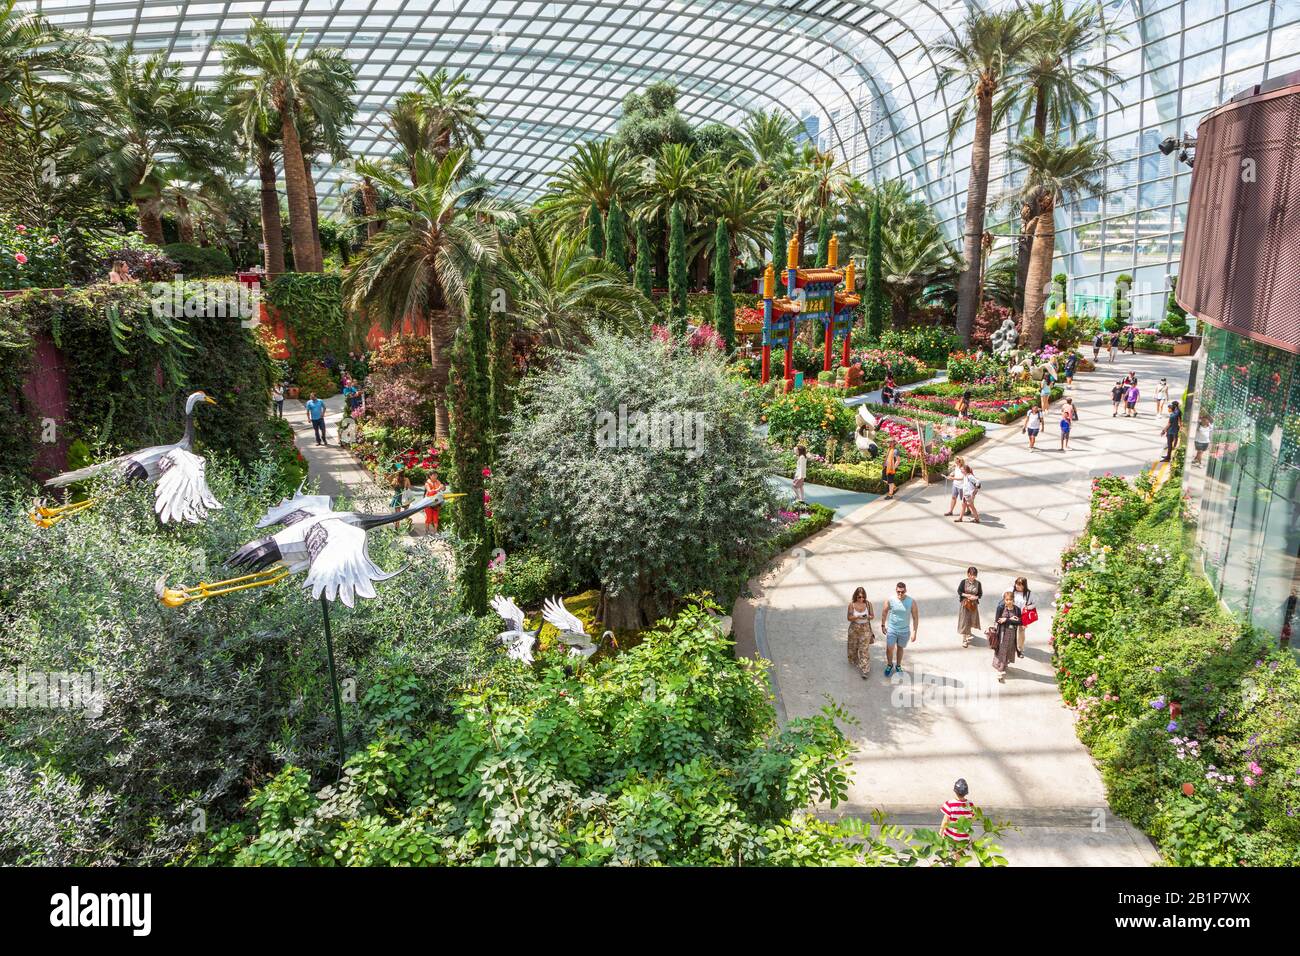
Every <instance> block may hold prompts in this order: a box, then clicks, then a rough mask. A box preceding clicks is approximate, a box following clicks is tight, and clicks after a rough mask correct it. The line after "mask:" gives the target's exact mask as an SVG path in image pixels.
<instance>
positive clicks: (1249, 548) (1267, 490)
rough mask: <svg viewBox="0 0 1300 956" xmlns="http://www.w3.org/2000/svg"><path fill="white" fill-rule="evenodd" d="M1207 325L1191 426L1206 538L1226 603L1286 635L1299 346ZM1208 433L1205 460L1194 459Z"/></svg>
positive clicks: (1208, 561) (1191, 472)
mask: <svg viewBox="0 0 1300 956" xmlns="http://www.w3.org/2000/svg"><path fill="white" fill-rule="evenodd" d="M1204 329H1205V338H1204V362H1205V366H1204V373H1203V379H1202V385H1201V390H1200V395H1199V396H1198V400H1197V408H1196V410H1195V411H1194V416H1195V417H1194V419H1193V420H1192V421H1191V422H1190V423H1189V428H1188V431H1187V434H1188V436H1189V439H1191V441H1192V443H1193V445H1192V447H1191V448H1189V449H1188V450H1187V461H1188V467H1187V475H1188V477H1187V478H1186V486H1187V491H1188V494H1189V496H1190V500H1191V504H1192V506H1193V511H1194V513H1195V514H1196V519H1197V520H1196V536H1197V542H1198V544H1199V546H1200V553H1201V558H1202V561H1203V564H1204V569H1205V574H1206V576H1207V577H1208V578H1209V580H1210V582H1211V583H1212V584H1213V585H1214V587H1215V589H1216V590H1217V591H1218V592H1219V595H1220V597H1221V598H1222V599H1223V601H1224V603H1225V604H1227V605H1228V606H1229V607H1230V608H1232V609H1233V610H1235V611H1239V612H1241V613H1242V614H1245V615H1248V616H1249V617H1251V619H1252V620H1253V621H1254V623H1255V624H1256V625H1257V626H1259V627H1261V628H1263V629H1264V630H1266V631H1268V632H1270V633H1272V634H1274V635H1277V636H1279V637H1280V636H1281V635H1282V633H1283V628H1284V626H1285V625H1287V624H1288V623H1291V616H1292V615H1293V613H1294V601H1293V600H1292V598H1293V596H1294V595H1295V594H1296V592H1297V588H1298V587H1300V370H1298V369H1297V362H1296V357H1295V356H1294V355H1293V354H1291V353H1290V352H1285V351H1283V350H1281V349H1276V348H1271V347H1269V346H1267V345H1263V344H1260V343H1258V342H1253V341H1251V340H1250V339H1247V338H1244V337H1243V336H1240V335H1237V334H1235V333H1233V332H1229V331H1227V330H1225V329H1220V328H1217V327H1215V326H1212V325H1209V324H1208V323H1207V324H1206V325H1205V326H1204ZM1198 437H1199V438H1200V439H1201V441H1202V444H1203V445H1206V447H1205V448H1204V450H1203V451H1202V453H1201V460H1202V466H1201V467H1200V468H1198V467H1197V466H1195V465H1193V464H1192V461H1193V459H1194V457H1195V455H1196V452H1197V447H1196V445H1195V442H1196V440H1197V438H1198ZM1207 443H1208V444H1207Z"/></svg>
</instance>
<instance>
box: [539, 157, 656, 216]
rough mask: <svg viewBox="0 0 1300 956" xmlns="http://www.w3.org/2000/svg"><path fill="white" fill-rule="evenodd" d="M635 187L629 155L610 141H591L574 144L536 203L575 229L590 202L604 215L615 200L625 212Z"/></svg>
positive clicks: (634, 168)
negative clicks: (539, 201) (571, 152)
mask: <svg viewBox="0 0 1300 956" xmlns="http://www.w3.org/2000/svg"><path fill="white" fill-rule="evenodd" d="M636 187H637V166H636V164H635V162H634V161H633V160H632V159H631V157H629V156H628V154H627V153H626V152H624V151H623V150H622V149H620V148H618V147H617V146H616V145H615V144H614V141H613V140H608V139H602V140H595V141H593V142H586V143H579V144H578V148H577V149H575V150H574V151H573V155H572V156H570V157H569V158H568V160H567V161H566V162H565V164H564V167H563V168H562V169H561V170H560V172H559V174H558V175H557V176H556V177H555V179H554V180H552V182H551V187H550V190H549V192H548V194H547V196H546V197H545V198H544V199H543V200H542V201H541V203H540V204H539V205H540V206H541V208H542V209H543V210H544V211H545V212H546V213H547V214H549V215H553V216H554V217H555V221H556V222H557V224H559V225H560V226H562V227H564V228H566V229H570V230H576V229H579V228H581V226H582V223H583V217H584V216H585V215H586V212H587V209H588V207H589V206H590V205H591V204H592V203H595V204H596V207H597V208H598V209H599V210H600V211H601V214H602V215H604V214H605V213H607V212H609V204H610V203H611V202H613V201H614V200H615V199H617V200H618V201H619V205H621V206H623V211H624V212H627V207H628V204H629V203H630V202H631V197H632V194H633V192H634V191H635V189H636Z"/></svg>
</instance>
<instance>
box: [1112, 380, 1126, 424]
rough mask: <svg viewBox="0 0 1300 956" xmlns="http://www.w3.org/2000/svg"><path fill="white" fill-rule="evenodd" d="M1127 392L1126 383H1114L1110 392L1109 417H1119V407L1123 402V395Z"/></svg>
mask: <svg viewBox="0 0 1300 956" xmlns="http://www.w3.org/2000/svg"><path fill="white" fill-rule="evenodd" d="M1127 391H1128V383H1127V382H1116V383H1115V385H1114V387H1113V388H1111V390H1110V417H1111V418H1117V417H1119V405H1120V402H1122V401H1124V394H1125V393H1126V392H1127Z"/></svg>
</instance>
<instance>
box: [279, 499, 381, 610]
mask: <svg viewBox="0 0 1300 956" xmlns="http://www.w3.org/2000/svg"><path fill="white" fill-rule="evenodd" d="M306 543H307V553H308V555H309V560H310V562H311V566H310V568H309V569H308V571H307V577H306V578H305V579H304V580H303V582H302V586H303V587H304V588H310V589H311V596H312V597H313V598H320V597H321V595H324V596H325V597H326V599H328V600H330V601H333V600H335V599H336V598H337V599H338V600H340V601H342V602H343V603H344V604H346V605H347V606H348V607H354V606H355V604H354V602H355V600H356V598H358V597H363V598H372V597H374V596H375V585H374V582H376V581H386V580H388V579H389V578H391V577H393V576H394V575H396V574H400V573H401V570H402V569H401V568H399V569H398V570H397V571H391V572H387V571H384V569H383V568H381V567H379V565H377V564H375V563H374V562H373V561H371V560H370V553H369V549H368V548H367V547H366V532H365V530H364V529H362V528H358V527H356V526H354V525H350V524H347V523H346V522H343V521H338V520H335V519H327V520H325V521H320V522H318V523H316V524H314V525H312V526H311V527H310V528H308V529H307V536H306Z"/></svg>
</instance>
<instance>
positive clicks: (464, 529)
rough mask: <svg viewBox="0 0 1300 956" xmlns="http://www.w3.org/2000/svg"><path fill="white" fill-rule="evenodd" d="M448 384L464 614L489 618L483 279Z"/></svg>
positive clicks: (476, 284) (473, 289)
mask: <svg viewBox="0 0 1300 956" xmlns="http://www.w3.org/2000/svg"><path fill="white" fill-rule="evenodd" d="M453 354H454V358H453V360H452V363H451V367H452V371H451V377H450V381H449V382H448V386H447V391H448V396H447V397H448V406H449V411H450V416H449V417H450V425H451V460H452V471H453V479H452V488H453V489H454V490H456V491H458V492H460V493H462V494H464V495H465V497H464V498H459V499H457V500H456V502H455V525H456V536H457V537H458V538H459V539H460V540H461V542H462V548H463V550H462V552H461V556H460V557H461V560H460V575H459V580H458V582H457V583H458V586H459V591H460V605H461V608H462V609H463V610H464V611H466V612H467V613H470V614H486V613H487V581H488V577H487V567H488V527H487V502H486V501H484V484H485V482H484V476H483V471H484V469H486V468H487V467H488V444H489V428H488V422H487V418H488V415H489V409H490V405H491V394H490V392H491V385H490V382H489V372H488V303H487V296H486V294H485V292H484V288H483V276H482V275H481V274H480V273H479V272H477V271H476V272H475V273H474V275H473V276H472V277H471V278H470V290H469V311H468V314H467V315H466V316H465V322H464V324H463V325H462V326H461V328H460V331H459V332H458V333H457V335H456V343H455V348H454V353H453Z"/></svg>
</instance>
